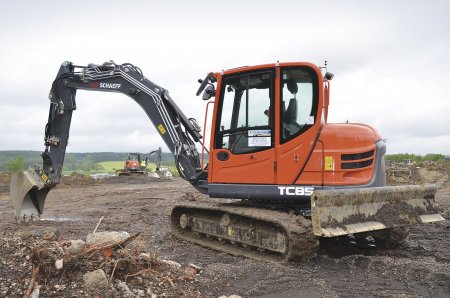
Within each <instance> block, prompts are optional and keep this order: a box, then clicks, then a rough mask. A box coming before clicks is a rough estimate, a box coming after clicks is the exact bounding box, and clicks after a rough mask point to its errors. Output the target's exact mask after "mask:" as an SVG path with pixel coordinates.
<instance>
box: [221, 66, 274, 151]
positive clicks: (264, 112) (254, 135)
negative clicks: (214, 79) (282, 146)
mask: <svg viewBox="0 0 450 298" xmlns="http://www.w3.org/2000/svg"><path fill="white" fill-rule="evenodd" d="M273 89H274V88H273V72H272V71H264V72H258V73H252V74H246V75H242V74H241V75H238V76H230V77H226V78H224V80H223V84H222V90H221V94H222V96H221V103H222V106H221V112H220V114H221V117H220V119H219V121H220V122H219V123H220V125H219V126H218V129H217V131H216V136H217V137H216V142H215V148H218V149H228V150H230V151H231V152H232V153H233V154H244V153H250V152H256V151H261V150H266V149H268V148H271V147H272V144H273V137H272V136H273V124H272V119H273V117H272V109H271V106H273V103H272V98H273Z"/></svg>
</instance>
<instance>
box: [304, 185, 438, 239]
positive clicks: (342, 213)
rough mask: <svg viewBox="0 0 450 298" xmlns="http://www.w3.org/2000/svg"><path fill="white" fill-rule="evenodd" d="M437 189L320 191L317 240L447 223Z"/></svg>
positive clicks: (315, 211) (314, 212)
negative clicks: (441, 211)
mask: <svg viewBox="0 0 450 298" xmlns="http://www.w3.org/2000/svg"><path fill="white" fill-rule="evenodd" d="M436 191H437V187H436V186H435V185H407V186H389V187H373V188H359V189H358V188H356V189H339V190H317V191H314V193H313V194H312V196H311V219H312V225H313V231H314V234H315V235H316V236H321V237H335V236H342V235H346V234H355V233H361V232H368V231H374V230H383V229H389V228H394V227H399V226H407V225H412V224H416V223H429V222H436V221H443V220H445V219H444V218H443V217H442V216H441V215H440V214H438V212H437V208H436V204H435V202H434V198H435V194H436Z"/></svg>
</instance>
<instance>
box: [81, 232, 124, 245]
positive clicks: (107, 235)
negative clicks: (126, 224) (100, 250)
mask: <svg viewBox="0 0 450 298" xmlns="http://www.w3.org/2000/svg"><path fill="white" fill-rule="evenodd" d="M128 237H130V234H128V233H127V232H124V231H122V232H114V231H111V232H98V233H91V234H88V235H87V236H86V244H87V245H101V244H114V243H118V242H120V241H122V240H125V239H127V238H128Z"/></svg>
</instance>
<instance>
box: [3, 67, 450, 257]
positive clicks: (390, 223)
mask: <svg viewBox="0 0 450 298" xmlns="http://www.w3.org/2000/svg"><path fill="white" fill-rule="evenodd" d="M332 78H333V75H332V74H331V73H329V72H327V71H326V68H320V67H318V66H316V65H314V64H311V63H305V62H295V63H275V64H265V65H257V66H246V67H240V68H234V69H230V70H227V71H221V72H211V73H208V74H207V76H206V77H205V79H203V80H199V82H200V87H199V89H198V91H197V96H198V95H200V94H203V95H202V98H203V99H204V100H209V99H211V98H215V99H214V101H209V102H208V103H207V104H206V107H205V108H206V113H205V126H206V123H210V124H211V136H210V140H211V141H210V144H209V150H208V149H207V148H206V145H205V144H204V141H202V139H204V138H202V137H203V136H202V135H201V130H200V127H199V125H198V123H197V121H195V119H193V118H188V117H186V116H185V115H184V113H183V112H182V111H181V110H180V108H179V107H178V106H177V105H176V104H175V102H174V101H173V100H172V98H171V97H170V95H169V92H168V91H167V90H166V89H164V88H162V87H160V86H158V85H157V84H155V83H153V82H152V81H150V80H149V79H147V78H146V77H145V76H144V75H143V73H142V71H141V69H139V68H138V67H136V66H134V65H132V64H129V63H125V64H121V65H118V64H115V63H114V62H107V63H104V64H102V65H95V64H90V65H88V66H77V65H75V64H73V63H71V62H64V63H63V64H62V65H61V67H60V69H59V72H58V74H57V76H56V79H55V80H54V82H53V84H52V88H51V90H50V95H49V98H50V113H49V118H48V123H47V125H46V127H45V151H44V152H43V153H42V158H43V166H42V167H40V166H35V167H34V168H31V169H29V170H28V171H25V172H23V173H18V174H17V175H15V176H14V177H13V179H12V181H11V198H12V202H13V204H14V207H15V213H16V218H17V220H18V221H19V222H20V221H28V220H30V219H32V220H33V219H37V218H39V217H40V215H41V214H42V212H43V210H44V202H45V198H46V196H47V193H48V192H49V190H50V189H52V188H53V187H54V186H55V185H56V184H58V183H59V182H60V180H61V171H62V168H63V162H64V154H65V149H66V146H67V140H68V137H69V129H70V122H71V117H72V112H73V111H74V110H75V109H76V101H75V95H76V92H77V91H78V90H89V91H106V92H119V93H123V94H125V95H127V96H129V97H130V98H131V99H133V100H134V101H135V102H136V103H138V104H139V105H140V106H141V107H142V108H143V109H144V111H145V112H146V114H147V115H148V117H149V118H150V120H151V122H152V123H153V125H154V126H155V127H156V130H157V131H158V133H159V134H160V135H161V137H162V139H163V140H164V142H165V143H166V145H167V147H168V148H169V149H170V151H171V152H172V153H173V155H174V159H175V165H176V167H177V169H178V172H179V174H180V176H181V177H183V178H184V179H186V180H187V181H189V182H190V183H191V184H192V185H193V186H194V187H195V188H196V189H197V190H198V191H199V192H202V193H205V194H208V195H209V196H210V197H212V198H219V199H220V198H226V199H234V201H233V203H225V201H224V202H222V203H220V200H219V203H213V202H212V201H211V202H210V203H203V202H202V203H199V202H190V203H189V204H188V203H186V204H183V205H179V206H176V207H175V208H174V209H173V210H172V214H171V222H172V232H173V234H174V235H176V236H177V237H180V238H182V239H185V240H188V241H191V242H193V243H197V244H199V245H203V246H206V247H209V248H213V249H217V250H220V251H224V252H227V253H231V254H237V255H243V256H248V257H256V258H259V259H261V258H263V259H268V260H287V259H296V258H299V259H307V258H311V257H313V256H315V254H316V251H317V249H318V247H319V237H339V236H343V235H348V234H353V235H357V236H369V235H370V236H372V237H373V238H374V239H375V240H376V241H377V244H379V245H383V244H388V245H395V244H399V243H402V242H403V241H404V240H405V238H406V236H407V226H409V225H411V224H415V223H427V222H435V221H442V220H444V219H443V217H442V216H441V215H439V214H438V212H437V210H436V207H435V204H434V197H435V193H436V190H437V187H436V186H434V185H421V186H412V185H409V186H398V187H387V186H386V176H385V166H384V154H385V152H386V145H385V142H384V141H383V139H382V137H381V136H380V134H379V133H378V132H377V131H376V130H375V129H374V128H372V127H370V126H368V125H364V124H355V123H344V124H331V123H327V116H328V106H329V102H330V81H331V79H332ZM105 104H107V103H105ZM210 110H212V117H208V112H209V111H210ZM198 147H201V148H202V153H201V154H199V152H198V151H197V148H198ZM205 152H208V153H209V163H208V164H205V163H204V162H203V161H204V155H205ZM216 201H217V200H216ZM227 202H228V200H227Z"/></svg>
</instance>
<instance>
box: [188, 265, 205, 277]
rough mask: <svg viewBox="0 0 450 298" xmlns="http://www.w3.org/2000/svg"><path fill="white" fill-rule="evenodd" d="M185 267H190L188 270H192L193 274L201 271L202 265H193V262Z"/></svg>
mask: <svg viewBox="0 0 450 298" xmlns="http://www.w3.org/2000/svg"><path fill="white" fill-rule="evenodd" d="M186 269H190V271H193V272H194V274H199V273H200V272H202V270H203V269H202V267H199V266H197V265H194V264H192V263H191V264H189V265H187V268H186Z"/></svg>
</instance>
